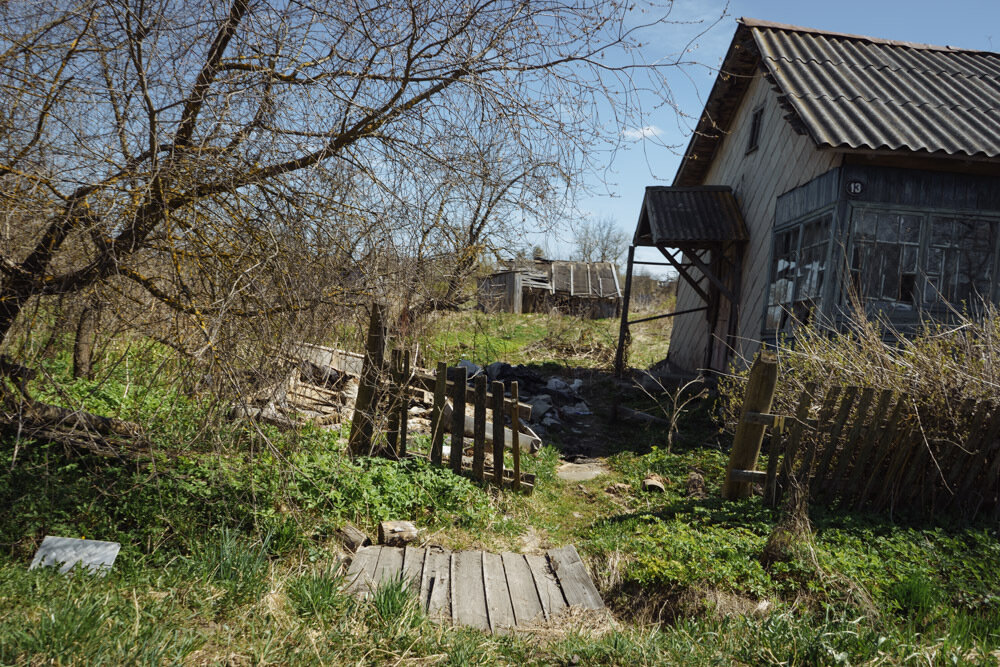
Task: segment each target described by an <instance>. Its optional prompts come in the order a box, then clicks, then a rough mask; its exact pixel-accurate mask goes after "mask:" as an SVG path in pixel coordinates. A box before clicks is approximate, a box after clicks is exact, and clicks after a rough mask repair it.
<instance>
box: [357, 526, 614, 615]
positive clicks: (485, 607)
mask: <svg viewBox="0 0 1000 667" xmlns="http://www.w3.org/2000/svg"><path fill="white" fill-rule="evenodd" d="M395 577H402V578H404V579H405V580H408V581H411V582H413V584H412V586H413V590H416V588H417V586H416V582H419V602H420V606H421V607H422V608H423V609H424V610H425V611H426V612H427V614H428V616H431V617H434V618H438V619H447V620H450V621H451V622H453V623H455V624H458V625H469V626H472V627H475V628H479V629H482V630H486V631H492V632H502V631H506V630H508V629H514V628H517V627H519V626H520V627H527V626H529V625H531V624H532V623H537V622H540V621H543V620H546V619H550V618H552V617H554V616H556V615H557V614H559V612H561V611H562V610H563V609H565V608H566V607H567V606H574V605H575V606H581V607H584V608H586V609H602V608H603V607H604V602H603V601H602V600H601V596H600V595H599V594H598V592H597V588H596V587H595V586H594V583H593V581H592V580H591V579H590V575H589V574H588V573H587V569H586V567H585V566H584V564H583V561H582V560H581V558H580V554H579V553H577V551H576V548H575V547H573V546H566V547H562V548H560V549H553V550H551V551H549V552H548V554H547V555H541V554H526V555H525V554H515V553H510V552H506V553H503V554H493V553H488V552H483V551H462V552H456V553H450V552H446V551H442V550H440V549H436V548H430V547H428V548H415V547H412V546H407V547H406V548H405V549H403V548H397V547H384V546H372V547H365V548H362V549H360V550H359V551H358V553H357V554H356V555H355V557H354V562H352V563H351V567H350V568H349V570H348V574H347V590H348V591H350V592H351V593H353V594H354V595H357V596H359V597H365V596H367V595H370V594H371V592H372V591H373V590H375V589H376V588H377V586H378V584H379V582H382V581H386V580H392V579H393V578H395Z"/></svg>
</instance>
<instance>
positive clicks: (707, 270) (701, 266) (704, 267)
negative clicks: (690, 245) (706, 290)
mask: <svg viewBox="0 0 1000 667" xmlns="http://www.w3.org/2000/svg"><path fill="white" fill-rule="evenodd" d="M684 255H685V257H687V258H688V259H689V260H690V262H691V263H692V264H694V265H695V267H696V268H697V269H698V270H699V271H701V273H702V275H703V276H705V277H706V278H708V281H709V282H710V283H712V284H713V285H714V286H715V288H716V289H717V290H719V291H720V292H722V294H723V295H724V296H725V297H726V298H727V299H729V303H736V301H737V299H736V296H735V295H734V294H733V293H732V292H731V291H730V290H729V288H728V287H726V285H725V284H724V283H723V282H722V281H721V280H720V279H719V277H718V276H717V275H715V271H713V270H712V269H711V267H709V266H708V264H705V262H703V261H702V260H701V258H700V257H698V255H696V254H695V253H694V252H685V253H684Z"/></svg>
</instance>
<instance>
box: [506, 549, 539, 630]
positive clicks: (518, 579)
mask: <svg viewBox="0 0 1000 667" xmlns="http://www.w3.org/2000/svg"><path fill="white" fill-rule="evenodd" d="M501 557H502V559H503V569H504V574H505V575H506V577H507V590H508V591H510V602H511V607H512V609H513V612H514V622H515V623H516V624H517V625H526V624H528V623H531V622H533V621H535V620H536V619H538V617H539V616H542V603H541V600H539V599H538V591H537V590H536V589H535V580H534V578H533V577H532V576H531V568H530V567H528V561H526V560H525V559H524V555H523V554H515V553H510V552H509V551H508V552H504V553H503V554H502V555H501Z"/></svg>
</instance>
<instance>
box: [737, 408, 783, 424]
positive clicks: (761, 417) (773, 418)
mask: <svg viewBox="0 0 1000 667" xmlns="http://www.w3.org/2000/svg"><path fill="white" fill-rule="evenodd" d="M743 419H745V420H746V421H747V422H749V423H751V424H760V425H762V426H770V427H771V428H784V426H785V416H784V415H772V414H767V413H765V412H754V411H753V410H748V411H747V412H746V414H744V415H743Z"/></svg>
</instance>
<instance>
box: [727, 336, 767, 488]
mask: <svg viewBox="0 0 1000 667" xmlns="http://www.w3.org/2000/svg"><path fill="white" fill-rule="evenodd" d="M777 384H778V357H777V355H776V354H775V353H774V352H769V351H767V350H761V351H760V354H758V355H757V358H756V359H755V360H754V362H753V366H752V367H751V368H750V379H749V380H748V381H747V388H746V391H745V392H744V394H743V409H742V410H741V412H740V423H739V425H737V427H736V435H735V436H734V437H733V451H732V452H731V453H730V454H729V465H728V466H727V467H726V481H725V483H724V484H723V485H722V497H723V498H725V499H727V500H735V499H737V498H748V497H750V494H751V493H752V491H753V488H752V486H751V484H750V483H749V482H737V481H735V480H733V479H732V478H731V477H732V471H733V470H753V469H755V468H756V467H757V458H758V457H759V456H760V445H761V442H763V440H764V428H765V427H764V425H763V424H758V423H751V422H749V421H747V419H746V415H747V413H748V412H759V413H769V412H770V411H771V404H772V403H773V401H774V392H775V387H776V386H777Z"/></svg>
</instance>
